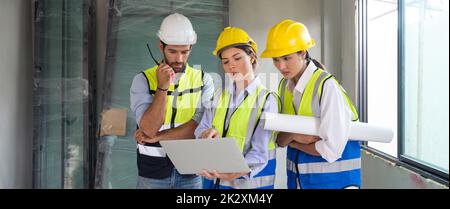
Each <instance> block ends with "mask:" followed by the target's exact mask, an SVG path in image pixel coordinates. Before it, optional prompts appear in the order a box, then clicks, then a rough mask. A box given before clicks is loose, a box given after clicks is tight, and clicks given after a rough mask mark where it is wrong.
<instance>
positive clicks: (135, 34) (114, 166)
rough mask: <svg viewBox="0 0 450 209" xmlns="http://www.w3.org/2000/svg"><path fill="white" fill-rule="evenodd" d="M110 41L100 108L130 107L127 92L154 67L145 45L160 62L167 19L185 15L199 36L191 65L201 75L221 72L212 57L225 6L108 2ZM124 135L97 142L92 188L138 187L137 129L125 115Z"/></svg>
mask: <svg viewBox="0 0 450 209" xmlns="http://www.w3.org/2000/svg"><path fill="white" fill-rule="evenodd" d="M107 8H108V32H107V33H108V34H107V37H108V40H107V51H106V59H105V72H104V88H103V91H104V93H103V104H102V107H101V109H102V110H105V109H108V108H129V107H130V95H129V90H130V86H131V83H132V81H133V78H134V76H135V75H136V74H138V73H140V72H142V71H143V70H145V69H147V68H149V67H152V66H153V65H154V62H153V61H152V59H151V57H150V55H149V52H148V50H147V46H146V44H147V43H149V45H150V47H151V50H152V51H153V53H154V55H155V57H156V59H161V58H162V55H161V54H160V53H159V48H158V42H159V39H158V38H157V36H156V32H157V31H158V29H159V26H160V24H161V22H162V20H163V19H164V17H166V16H167V15H169V14H170V13H173V12H178V13H181V14H183V15H185V16H187V17H188V18H189V19H190V21H191V22H192V25H193V27H194V30H195V31H196V33H197V35H198V41H197V44H195V45H194V46H193V50H192V53H191V54H190V56H189V61H188V62H189V64H190V65H191V66H195V67H197V68H201V69H202V70H204V71H205V72H209V73H211V72H215V73H220V72H221V70H220V69H221V68H220V63H219V60H218V59H217V58H216V57H214V56H213V55H212V54H211V52H212V51H213V50H214V47H215V41H216V39H217V37H218V35H219V33H220V32H221V31H222V29H223V28H224V27H225V26H227V22H228V17H227V14H228V3H227V1H224V0H190V1H184V0H121V1H113V0H110V1H109V5H108V7H107ZM126 124H127V126H126V136H105V137H101V138H100V139H99V141H98V146H97V147H98V152H97V161H96V162H97V165H96V166H97V167H96V178H95V188H135V187H136V183H137V177H138V175H137V162H136V142H135V139H134V137H133V134H134V131H135V129H136V119H135V116H134V113H133V112H132V111H129V114H128V115H127V121H126Z"/></svg>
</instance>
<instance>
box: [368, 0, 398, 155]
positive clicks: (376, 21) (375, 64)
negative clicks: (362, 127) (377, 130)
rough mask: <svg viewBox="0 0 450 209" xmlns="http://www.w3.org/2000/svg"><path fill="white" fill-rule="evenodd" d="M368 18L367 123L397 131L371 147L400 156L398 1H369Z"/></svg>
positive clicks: (371, 143) (370, 143) (370, 144)
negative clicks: (398, 145) (387, 141)
mask: <svg viewBox="0 0 450 209" xmlns="http://www.w3.org/2000/svg"><path fill="white" fill-rule="evenodd" d="M367 16H368V17H367V100H368V101H367V122H368V123H372V124H380V125H383V126H387V127H391V128H392V130H394V138H393V140H392V142H391V143H377V142H368V146H370V147H373V148H375V149H377V150H380V151H382V152H384V153H386V154H389V155H391V156H394V157H397V133H396V132H397V72H398V71H397V34H398V33H397V28H398V26H397V22H398V21H397V20H398V17H397V16H398V12H397V0H382V1H380V0H368V1H367Z"/></svg>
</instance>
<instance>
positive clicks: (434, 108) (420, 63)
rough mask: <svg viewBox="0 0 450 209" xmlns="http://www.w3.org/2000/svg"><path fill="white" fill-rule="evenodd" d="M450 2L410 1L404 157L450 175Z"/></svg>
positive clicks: (406, 31)
mask: <svg viewBox="0 0 450 209" xmlns="http://www.w3.org/2000/svg"><path fill="white" fill-rule="evenodd" d="M448 8H449V1H448V0H406V1H405V8H404V11H405V14H404V22H403V24H404V37H402V38H403V39H404V40H403V41H404V42H403V44H404V53H405V54H404V56H405V57H404V59H405V60H404V66H405V67H404V69H403V73H404V77H403V78H402V79H403V82H404V89H403V91H404V92H403V94H404V98H401V99H403V100H404V106H405V107H404V110H403V111H404V112H403V115H404V118H403V121H404V143H403V144H404V147H403V150H404V153H402V154H404V155H406V156H407V157H410V158H413V159H416V160H418V161H420V162H421V163H425V164H426V165H429V166H432V167H434V168H436V169H438V170H441V171H443V172H446V173H448V165H449V162H448V161H449V155H448V147H449V144H448V142H449V134H448V132H449V131H448V130H449V129H448V126H449V124H448V117H449V114H448V111H449V110H448V107H449V102H448V101H449V100H448V96H449V92H448V89H449V85H448V79H449V78H448V76H449V75H448V74H449V73H448V72H449V65H448V56H449V54H448V51H449V50H448V44H449V43H448V37H449V33H448V24H449V22H448V19H449V16H448Z"/></svg>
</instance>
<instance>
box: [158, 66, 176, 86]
mask: <svg viewBox="0 0 450 209" xmlns="http://www.w3.org/2000/svg"><path fill="white" fill-rule="evenodd" d="M174 75H175V72H174V71H173V69H172V67H170V66H169V65H167V64H165V63H164V62H163V63H161V64H160V65H159V66H158V69H156V76H157V78H158V88H160V89H169V86H170V84H171V83H172V82H173V77H174Z"/></svg>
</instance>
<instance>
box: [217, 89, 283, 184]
mask: <svg viewBox="0 0 450 209" xmlns="http://www.w3.org/2000/svg"><path fill="white" fill-rule="evenodd" d="M271 94H272V93H271V92H269V91H267V90H266V88H265V87H264V86H262V85H260V86H258V87H257V89H256V91H255V92H254V93H252V94H250V95H247V96H246V97H245V99H244V100H243V101H242V103H241V104H239V106H238V107H236V109H235V111H234V112H233V113H232V114H231V116H230V118H229V123H228V127H225V125H226V123H225V121H226V119H227V115H228V111H229V108H228V107H229V104H230V100H231V94H230V93H229V92H228V91H226V90H223V91H219V92H217V93H216V94H215V95H214V99H213V104H214V110H213V112H214V117H213V122H212V124H213V126H214V127H215V128H216V129H217V131H218V133H219V135H220V136H222V137H233V138H235V139H236V141H237V144H238V146H239V148H240V150H241V151H242V153H243V155H244V156H245V154H247V152H248V151H249V150H250V148H251V144H250V143H251V138H252V136H253V133H254V131H255V129H256V126H257V125H258V121H259V120H260V117H261V114H262V111H263V108H264V104H265V102H266V101H267V98H268V96H269V95H271ZM269 140H270V141H269V143H268V151H269V162H270V163H272V164H275V142H274V134H272V136H271V138H270V139H269ZM270 163H268V164H267V165H266V167H268V166H273V165H269V164H270ZM266 170H267V169H266ZM266 170H264V169H263V170H262V171H261V172H260V173H258V175H257V176H258V177H254V178H252V179H244V178H242V179H241V178H238V179H234V180H232V181H223V180H222V181H220V185H221V186H224V187H232V188H248V189H250V188H258V187H265V186H273V185H274V179H275V176H274V175H275V166H273V170H272V171H266Z"/></svg>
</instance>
